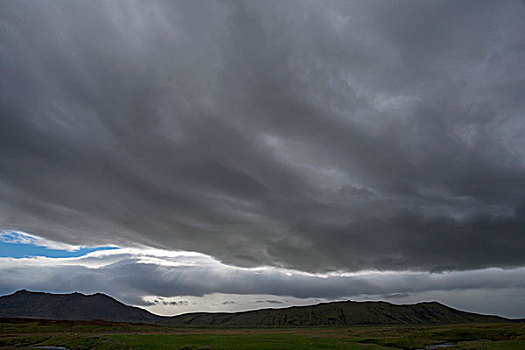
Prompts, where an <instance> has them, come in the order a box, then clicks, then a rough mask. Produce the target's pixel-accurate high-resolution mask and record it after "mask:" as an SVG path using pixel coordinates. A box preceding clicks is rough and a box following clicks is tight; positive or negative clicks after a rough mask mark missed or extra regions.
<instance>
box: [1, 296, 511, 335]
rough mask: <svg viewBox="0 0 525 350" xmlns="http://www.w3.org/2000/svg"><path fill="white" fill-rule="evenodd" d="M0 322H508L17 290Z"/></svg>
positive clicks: (341, 305) (450, 312)
mask: <svg viewBox="0 0 525 350" xmlns="http://www.w3.org/2000/svg"><path fill="white" fill-rule="evenodd" d="M0 317H3V318H39V319H52V320H95V319H96V320H104V321H112V322H142V323H158V324H164V325H169V326H175V327H188V326H189V327H217V326H219V327H316V326H349V325H373V324H377V325H385V324H398V325H399V324H418V325H426V324H447V323H499V322H513V321H512V320H508V319H505V318H502V317H498V316H488V315H480V314H474V313H469V312H464V311H459V310H456V309H453V308H451V307H448V306H445V305H442V304H440V303H437V302H428V303H419V304H414V305H394V304H390V303H387V302H355V301H343V302H331V303H324V304H318V305H312V306H294V307H288V308H282V309H261V310H255V311H246V312H235V313H206V312H197V313H189V314H183V315H178V316H173V317H163V316H158V315H155V314H152V313H150V312H148V311H146V310H144V309H141V308H138V307H133V306H128V305H125V304H123V303H121V302H119V301H117V300H115V299H113V298H111V297H109V296H107V295H104V294H101V293H97V294H93V295H84V294H81V293H72V294H51V293H41V292H28V291H26V290H21V291H18V292H15V293H13V294H11V295H6V296H2V297H0Z"/></svg>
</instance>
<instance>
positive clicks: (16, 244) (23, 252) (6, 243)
mask: <svg viewBox="0 0 525 350" xmlns="http://www.w3.org/2000/svg"><path fill="white" fill-rule="evenodd" d="M53 246H54V247H53ZM51 247H52V248H51ZM59 247H60V248H59ZM62 247H64V248H63V249H62ZM108 249H118V247H107V246H105V247H82V246H72V245H67V244H64V243H59V242H53V241H49V240H45V239H43V238H40V237H38V236H35V235H29V234H26V233H23V232H19V231H0V257H9V258H27V257H32V256H44V257H48V258H75V257H80V256H83V255H86V254H88V253H91V252H95V251H98V250H108Z"/></svg>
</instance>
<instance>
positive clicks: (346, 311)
mask: <svg viewBox="0 0 525 350" xmlns="http://www.w3.org/2000/svg"><path fill="white" fill-rule="evenodd" d="M498 322H509V320H507V319H505V318H502V317H498V316H487V315H479V314H474V313H469V312H463V311H459V310H456V309H453V308H450V307H448V306H445V305H442V304H440V303H437V302H430V303H419V304H415V305H393V304H390V303H387V302H352V301H346V302H332V303H326V304H319V305H314V306H298V307H290V308H285V309H264V310H256V311H248V312H238V313H192V314H185V315H179V316H175V317H173V318H172V319H171V320H170V321H169V323H170V324H172V325H176V326H188V325H189V326H233V327H278V326H283V327H312V326H344V325H366V324H370V325H372V324H445V323H498Z"/></svg>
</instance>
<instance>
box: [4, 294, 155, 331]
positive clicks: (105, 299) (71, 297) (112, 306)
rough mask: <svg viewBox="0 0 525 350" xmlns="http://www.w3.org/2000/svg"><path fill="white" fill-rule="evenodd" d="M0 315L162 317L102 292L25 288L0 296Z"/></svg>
mask: <svg viewBox="0 0 525 350" xmlns="http://www.w3.org/2000/svg"><path fill="white" fill-rule="evenodd" d="M0 317H24V318H42V319H53V320H95V319H98V320H105V321H116V322H122V321H123V322H149V323H152V322H158V321H160V320H161V319H162V317H160V316H157V315H154V314H152V313H150V312H148V311H146V310H143V309H141V308H138V307H133V306H128V305H125V304H123V303H121V302H119V301H117V300H115V299H113V298H111V297H109V296H107V295H105V294H100V293H97V294H93V295H84V294H81V293H72V294H51V293H40V292H28V291H26V290H21V291H18V292H15V293H13V294H11V295H6V296H2V297H0Z"/></svg>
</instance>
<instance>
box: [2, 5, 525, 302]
mask: <svg viewBox="0 0 525 350" xmlns="http://www.w3.org/2000/svg"><path fill="white" fill-rule="evenodd" d="M524 16H525V6H524V5H523V2H520V1H498V2H495V1H462V2H460V3H458V2H457V1H399V2H392V3H385V2H382V1H356V2H347V1H342V2H337V1H327V2H322V1H321V2H320V1H313V2H307V1H287V2H281V1H276V2H267V1H265V2H257V1H253V2H211V1H179V2H172V1H168V2H161V1H156V2H148V3H147V4H146V3H144V2H142V1H128V2H109V3H108V2H103V1H89V2H59V1H56V2H55V1H51V2H49V1H47V2H46V3H45V4H44V3H36V2H33V1H16V2H12V1H0V33H1V35H0V38H1V39H0V41H1V42H0V69H1V76H2V78H1V79H0V225H1V226H2V227H1V229H14V230H24V231H27V232H30V233H34V234H38V235H42V236H45V237H46V238H50V239H54V240H58V241H64V242H68V243H73V244H108V243H111V244H120V245H123V246H125V245H133V244H146V245H149V246H155V247H164V248H166V247H168V248H171V249H183V250H193V251H199V252H204V253H206V254H209V255H212V256H214V257H217V258H219V259H221V260H223V261H225V262H228V263H231V264H236V265H242V266H260V265H274V266H284V267H289V268H295V269H300V270H308V271H330V270H332V271H334V270H336V271H344V270H346V271H356V270H362V269H384V270H394V269H399V270H406V269H413V270H424V271H430V270H434V271H440V270H448V269H476V268H484V267H491V266H493V267H515V266H523V265H524V264H525V255H524V254H521V252H523V250H524V248H525V236H524V234H523V232H525V210H524V208H525V152H524V150H525V142H524V139H523V137H522V135H523V133H524V132H525V122H524V113H525V103H524V102H523V99H522V98H521V96H523V95H524V94H525V84H524V81H525V69H524V68H525V51H524V50H523V47H524V42H525V41H524V40H525V22H524V21H523V18H524ZM125 268H126V267H125V266H119V269H118V270H119V274H116V275H115V278H117V279H118V278H119V276H121V275H120V273H123V272H125ZM134 269H135V267H134ZM144 272H145V273H144V274H142V276H147V273H146V271H144ZM130 273H134V272H133V271H130ZM123 283H124V282H123ZM152 283H153V286H155V285H156V284H157V283H158V282H154V281H152ZM152 288H153V287H152ZM225 288H226V287H225ZM238 288H241V286H238ZM188 292H189V291H188Z"/></svg>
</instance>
